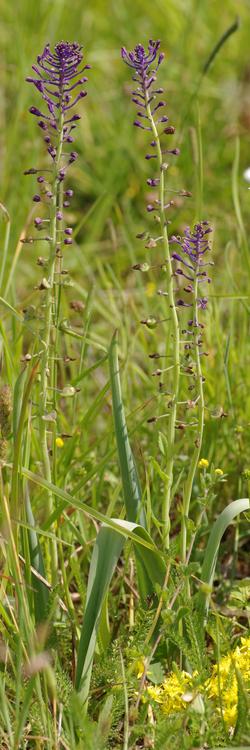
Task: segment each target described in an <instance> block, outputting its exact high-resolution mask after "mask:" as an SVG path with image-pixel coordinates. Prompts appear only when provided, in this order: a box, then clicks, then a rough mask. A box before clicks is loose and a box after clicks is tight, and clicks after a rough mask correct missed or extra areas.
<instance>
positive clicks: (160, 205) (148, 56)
mask: <svg viewBox="0 0 250 750" xmlns="http://www.w3.org/2000/svg"><path fill="white" fill-rule="evenodd" d="M159 49H160V41H159V40H158V41H153V40H150V41H149V44H148V51H145V49H144V47H143V46H142V45H141V44H138V45H137V46H136V47H135V49H134V50H133V51H132V52H127V50H126V49H125V47H122V50H121V55H122V59H123V60H124V62H125V63H126V64H127V65H128V66H129V67H130V68H131V70H132V72H133V76H132V80H133V81H134V82H135V84H136V86H135V89H134V90H133V92H132V101H133V102H134V104H135V105H136V106H137V108H138V109H137V117H136V120H135V121H134V125H135V127H138V128H141V129H142V130H145V131H147V132H148V133H150V136H151V141H150V151H149V153H147V154H146V157H145V158H146V159H147V160H153V161H154V162H155V163H156V165H157V174H156V176H154V177H153V178H149V179H148V180H147V184H148V185H149V186H150V187H151V188H156V189H157V197H156V199H155V201H154V203H152V202H151V203H150V204H149V205H148V206H147V211H148V212H149V213H151V212H152V213H153V212H155V213H156V214H157V219H158V221H159V224H160V229H161V232H160V237H159V238H157V239H156V240H154V241H153V244H154V246H155V245H156V244H157V242H158V241H161V242H162V243H163V247H164V256H165V262H164V267H165V269H166V277H167V301H168V305H169V311H168V313H169V316H170V325H171V333H172V341H173V380H172V397H171V405H170V411H169V419H168V428H167V440H168V457H167V465H166V475H167V477H168V479H167V483H166V488H165V497H164V501H163V537H164V539H163V541H164V545H165V547H166V548H168V546H169V531H170V518H169V513H170V504H171V500H172V486H173V464H174V445H175V427H176V409H177V402H178V394H179V380H180V358H179V340H180V334H179V321H178V315H177V309H176V305H175V300H174V286H173V269H172V260H171V254H170V247H169V240H168V220H167V211H168V210H169V209H170V208H171V206H172V205H173V201H171V200H167V199H166V192H167V189H166V187H165V173H166V170H167V168H168V164H166V163H165V162H164V157H165V155H166V154H167V155H174V156H177V155H178V154H179V149H177V148H174V149H169V148H165V147H164V148H163V147H162V138H163V137H164V138H165V137H166V136H169V135H172V134H173V133H174V132H175V128H174V127H173V126H172V125H167V123H168V117H167V115H166V114H162V111H163V109H164V107H165V101H163V100H162V99H161V95H162V94H163V89H162V88H160V87H158V86H157V71H158V68H159V66H160V65H161V63H162V61H163V59H164V54H163V53H162V52H159ZM184 192H185V191H184ZM185 194H186V195H188V193H185ZM147 246H148V245H147Z"/></svg>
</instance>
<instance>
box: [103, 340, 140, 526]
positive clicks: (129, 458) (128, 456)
mask: <svg viewBox="0 0 250 750" xmlns="http://www.w3.org/2000/svg"><path fill="white" fill-rule="evenodd" d="M109 367H110V379H111V390H112V402H113V415H114V424H115V435H116V444H117V451H118V456H119V464H120V469H121V478H122V487H123V495H124V502H125V507H126V516H127V519H128V521H139V522H140V524H141V526H144V527H146V521H145V514H144V511H143V509H142V507H141V503H142V492H141V486H140V480H139V476H138V471H137V468H136V464H135V460H134V456H133V453H132V450H131V447H130V442H129V437H128V429H127V424H126V418H125V412H124V406H123V401H122V392H121V382H120V374H119V363H118V335H117V331H115V333H114V336H113V338H112V341H111V345H110V350H109Z"/></svg>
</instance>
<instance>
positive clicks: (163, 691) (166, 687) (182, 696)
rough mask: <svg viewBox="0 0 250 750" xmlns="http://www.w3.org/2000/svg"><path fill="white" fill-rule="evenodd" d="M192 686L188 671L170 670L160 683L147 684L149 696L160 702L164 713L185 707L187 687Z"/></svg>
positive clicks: (174, 711)
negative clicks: (176, 672) (177, 672)
mask: <svg viewBox="0 0 250 750" xmlns="http://www.w3.org/2000/svg"><path fill="white" fill-rule="evenodd" d="M191 686H192V677H191V675H190V674H188V672H184V671H183V672H180V674H175V672H170V674H169V675H168V677H166V679H165V680H164V682H163V683H162V684H161V685H157V686H156V685H154V686H151V685H150V686H149V687H148V688H147V693H148V695H149V697H150V698H151V699H152V700H154V701H156V703H160V704H161V707H162V711H163V712H164V714H173V713H176V712H178V711H182V710H183V709H185V708H186V707H187V704H188V701H187V700H186V695H187V688H190V687H191Z"/></svg>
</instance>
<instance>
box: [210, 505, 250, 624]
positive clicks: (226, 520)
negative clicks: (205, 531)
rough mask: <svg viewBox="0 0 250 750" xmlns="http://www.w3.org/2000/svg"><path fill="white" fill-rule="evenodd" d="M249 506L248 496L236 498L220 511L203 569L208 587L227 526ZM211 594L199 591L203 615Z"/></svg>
mask: <svg viewBox="0 0 250 750" xmlns="http://www.w3.org/2000/svg"><path fill="white" fill-rule="evenodd" d="M249 508H250V502H249V500H248V498H244V499H241V500H234V501H233V502H232V503H230V504H229V505H228V506H227V507H226V508H224V510H223V511H222V513H220V515H219V516H218V518H217V520H216V521H215V523H214V525H213V527H212V530H211V533H210V536H209V540H208V544H207V547H206V552H205V557H204V562H203V566H202V570H201V580H202V582H203V583H204V584H205V586H207V587H208V589H211V587H212V585H213V580H214V573H215V566H216V562H217V557H218V552H219V547H220V543H221V539H222V537H223V534H224V533H225V531H226V529H227V527H228V526H230V524H231V523H232V521H233V520H234V518H236V516H238V515H239V513H244V512H246V511H247V510H249ZM204 588H205V587H204ZM209 596H210V594H209V591H200V593H199V600H198V601H199V605H200V606H201V611H202V614H203V615H205V613H206V611H207V609H208V605H209Z"/></svg>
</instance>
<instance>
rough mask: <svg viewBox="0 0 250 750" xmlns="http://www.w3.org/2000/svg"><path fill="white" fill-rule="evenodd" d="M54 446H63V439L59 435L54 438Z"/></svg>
mask: <svg viewBox="0 0 250 750" xmlns="http://www.w3.org/2000/svg"><path fill="white" fill-rule="evenodd" d="M56 446H57V448H63V446H64V440H63V439H62V438H61V437H57V438H56Z"/></svg>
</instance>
